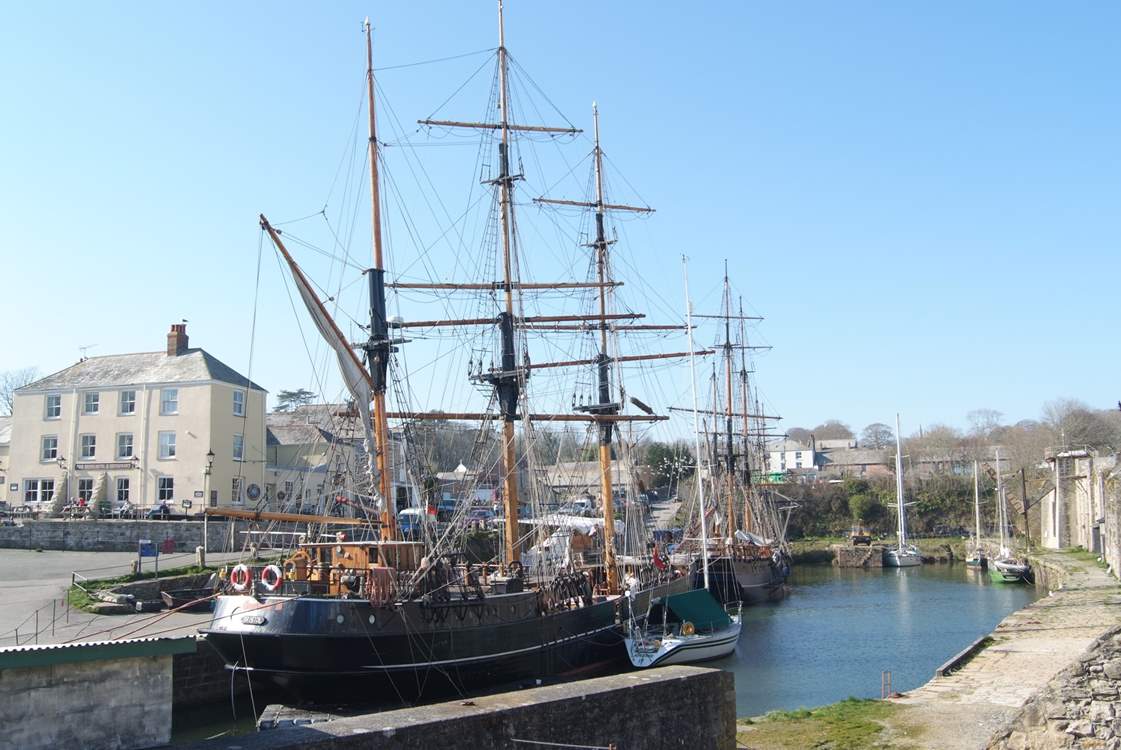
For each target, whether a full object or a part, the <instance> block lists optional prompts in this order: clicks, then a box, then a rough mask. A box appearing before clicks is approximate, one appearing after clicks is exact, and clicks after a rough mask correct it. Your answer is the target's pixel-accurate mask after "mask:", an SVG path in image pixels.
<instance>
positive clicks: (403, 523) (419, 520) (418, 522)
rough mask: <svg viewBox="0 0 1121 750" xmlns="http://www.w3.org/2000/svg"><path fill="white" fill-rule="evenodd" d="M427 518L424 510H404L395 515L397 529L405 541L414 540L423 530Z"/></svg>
mask: <svg viewBox="0 0 1121 750" xmlns="http://www.w3.org/2000/svg"><path fill="white" fill-rule="evenodd" d="M427 518H428V514H427V513H426V512H425V509H424V508H405V509H404V510H401V511H400V512H398V513H397V528H399V529H400V530H401V536H403V537H405V538H406V539H416V538H417V537H419V536H420V534H421V531H422V530H423V529H424V524H425V523H426V521H427Z"/></svg>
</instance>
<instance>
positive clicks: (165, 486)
mask: <svg viewBox="0 0 1121 750" xmlns="http://www.w3.org/2000/svg"><path fill="white" fill-rule="evenodd" d="M174 500H175V477H171V476H167V475H164V476H161V477H156V501H157V502H160V503H170V502H173V501H174Z"/></svg>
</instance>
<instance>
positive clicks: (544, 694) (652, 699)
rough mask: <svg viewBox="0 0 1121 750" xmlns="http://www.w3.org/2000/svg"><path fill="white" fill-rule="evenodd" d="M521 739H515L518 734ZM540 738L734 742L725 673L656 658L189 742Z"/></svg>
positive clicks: (476, 742)
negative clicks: (555, 681) (616, 670)
mask: <svg viewBox="0 0 1121 750" xmlns="http://www.w3.org/2000/svg"><path fill="white" fill-rule="evenodd" d="M515 740H521V742H515ZM532 741H539V742H544V743H567V744H568V745H570V746H588V745H592V746H600V747H606V746H607V745H609V744H612V743H613V744H614V745H615V746H616V747H618V749H619V750H669V749H670V748H673V749H675V750H676V749H677V748H712V749H714V750H734V748H735V747H736V696H735V684H734V678H733V676H732V674H731V673H730V672H725V671H723V670H719V669H702V668H698V667H683V666H682V667H661V668H658V669H651V670H646V671H642V672H632V673H629V674H621V675H612V676H610V677H598V678H595V679H591V680H581V681H577V682H569V683H565V684H562V685H550V686H547V687H540V688H533V689H530V690H519V691H515V692H510V693H501V694H498V695H488V696H482V697H478V698H474V699H472V700H469V701H451V702H448V703H437V704H434V705H428V706H418V707H416V708H405V709H400V710H396V711H385V712H381V713H375V714H366V715H363V716H355V717H350V718H345V719H337V720H335V721H329V722H324V723H321V724H315V725H312V726H306V727H292V728H288V729H271V730H268V731H265V732H258V733H257V734H254V735H245V736H240V737H235V738H233V739H232V740H230V739H226V740H221V739H219V740H209V741H206V742H200V743H195V744H193V745H190V746H188V747H189V748H192V749H193V750H219V749H223V750H224V749H226V748H230V747H232V746H234V745H236V746H237V747H238V748H240V750H264V748H269V749H270V750H280V749H281V748H293V749H295V748H301V750H314V749H316V748H324V749H326V748H331V750H349V749H350V748H354V749H355V750H358V749H359V748H361V749H362V750H383V749H384V750H430V749H431V748H456V747H465V748H479V749H480V750H481V749H482V748H487V749H488V750H492V749H493V750H524V748H527V747H534V746H537V747H544V746H547V745H540V744H537V745H534V744H533V742H532Z"/></svg>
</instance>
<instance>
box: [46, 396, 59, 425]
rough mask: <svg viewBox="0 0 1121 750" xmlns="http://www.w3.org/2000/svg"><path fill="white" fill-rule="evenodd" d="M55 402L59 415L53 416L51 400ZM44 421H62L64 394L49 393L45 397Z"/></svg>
mask: <svg viewBox="0 0 1121 750" xmlns="http://www.w3.org/2000/svg"><path fill="white" fill-rule="evenodd" d="M52 399H53V400H54V402H55V409H57V410H58V414H54V415H52V414H51V400H52ZM43 419H49V420H55V419H62V394H61V393H48V394H47V395H46V396H44V397H43Z"/></svg>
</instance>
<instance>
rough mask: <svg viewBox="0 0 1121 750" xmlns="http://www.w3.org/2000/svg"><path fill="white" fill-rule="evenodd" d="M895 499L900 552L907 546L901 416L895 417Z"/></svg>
mask: <svg viewBox="0 0 1121 750" xmlns="http://www.w3.org/2000/svg"><path fill="white" fill-rule="evenodd" d="M895 497H896V500H897V502H898V503H899V513H898V514H897V515H898V517H899V518H898V521H899V529H898V531H897V532H896V533H897V536H898V537H899V551H900V552H901V553H902V552H903V550H904V548H905V547H906V546H907V521H906V519H905V518H904V517H903V439H902V438H901V437H900V436H899V415H898V414H896V415H895Z"/></svg>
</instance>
